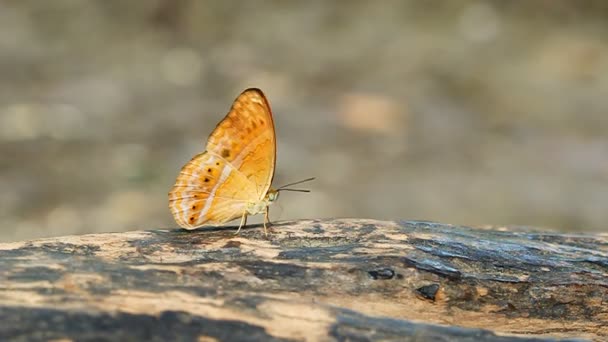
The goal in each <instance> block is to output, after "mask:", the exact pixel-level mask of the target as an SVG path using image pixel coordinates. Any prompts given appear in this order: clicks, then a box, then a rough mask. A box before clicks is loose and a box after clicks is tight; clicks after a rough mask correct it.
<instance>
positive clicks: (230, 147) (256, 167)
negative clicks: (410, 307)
mask: <svg viewBox="0 0 608 342" xmlns="http://www.w3.org/2000/svg"><path fill="white" fill-rule="evenodd" d="M207 151H209V152H211V153H213V154H215V155H218V156H221V157H222V158H224V159H225V160H226V161H228V162H229V163H230V164H232V165H233V166H234V167H235V168H236V169H238V170H239V171H240V172H241V173H242V174H243V175H245V176H246V177H247V179H249V180H251V181H252V182H253V183H254V184H255V187H256V190H257V195H258V198H257V199H258V200H261V199H263V198H264V197H265V196H266V193H267V192H268V189H270V185H271V183H272V178H273V176H274V167H275V159H276V138H275V132H274V122H273V120H272V112H271V110H270V105H269V104H268V100H267V99H266V96H264V93H263V92H262V91H261V90H260V89H255V88H250V89H247V90H245V91H244V92H243V93H241V95H239V97H237V99H236V100H235V101H234V103H233V104H232V108H231V109H230V112H229V113H228V115H227V116H226V118H225V119H224V120H222V121H221V122H220V123H219V124H218V125H217V127H216V128H215V130H214V131H213V133H211V136H210V137H209V141H208V142H207Z"/></svg>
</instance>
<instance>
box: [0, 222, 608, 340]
mask: <svg viewBox="0 0 608 342" xmlns="http://www.w3.org/2000/svg"><path fill="white" fill-rule="evenodd" d="M234 232H235V227H210V228H201V229H198V230H194V231H186V230H150V231H132V232H126V233H107V234H90V235H82V236H64V237H57V238H48V239H40V240H34V241H25V242H16V243H4V244H0V337H1V338H0V339H1V340H8V339H15V340H19V339H22V340H37V339H41V340H48V339H68V340H78V341H81V340H92V339H101V340H152V341H154V340H158V341H164V340H184V341H190V340H194V341H214V340H240V341H274V340H277V341H283V340H285V341H287V340H289V341H294V340H296V341H297V340H307V341H308V340H310V341H331V340H399V341H452V340H457V341H552V340H558V339H566V340H575V339H588V340H597V341H602V340H604V341H608V235H606V234H596V235H582V234H559V233H554V232H540V231H535V232H530V231H521V230H519V231H517V230H513V229H506V228H505V229H499V230H490V229H473V228H469V227H462V226H453V225H446V224H439V223H431V222H420V221H402V222H387V221H373V220H361V219H341V220H303V221H295V222H282V223H275V224H274V225H273V226H272V227H271V229H270V231H269V234H268V236H267V237H265V236H264V234H263V230H262V228H261V226H259V225H256V226H249V227H246V228H244V229H243V230H242V231H241V233H240V235H238V236H237V235H234Z"/></svg>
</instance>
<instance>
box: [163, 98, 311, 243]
mask: <svg viewBox="0 0 608 342" xmlns="http://www.w3.org/2000/svg"><path fill="white" fill-rule="evenodd" d="M275 163H276V137H275V133H274V123H273V120H272V113H271V111H270V105H269V103H268V100H267V99H266V96H264V93H263V92H262V91H261V90H260V89H255V88H250V89H247V90H245V91H244V92H242V93H241V95H239V96H238V97H237V98H236V100H235V101H234V103H233V104H232V108H231V109H230V111H229V112H228V114H227V115H226V117H225V118H224V119H223V120H222V121H221V122H220V123H219V124H218V125H217V127H216V128H215V130H213V132H212V133H211V135H210V136H209V140H208V141H207V150H206V151H205V152H203V153H200V154H198V155H196V156H195V157H194V158H192V160H190V161H189V162H188V163H187V164H186V165H184V167H182V170H181V172H180V173H179V175H178V176H177V180H176V181H175V185H174V186H173V188H172V189H171V191H170V192H169V209H170V210H171V213H172V214H173V218H174V219H175V222H177V224H179V225H180V226H181V227H183V228H186V229H194V228H197V227H200V226H202V225H204V224H217V223H225V222H228V221H232V220H234V219H237V218H239V217H240V218H241V224H240V225H239V229H238V230H237V234H238V232H239V231H240V230H241V228H242V227H243V226H244V225H246V224H247V215H256V214H261V213H264V234H266V223H267V222H268V223H270V221H269V220H268V207H269V206H270V204H271V203H272V202H273V201H275V200H276V199H277V198H278V195H279V191H280V190H291V191H302V192H308V190H299V189H287V188H285V187H281V188H279V189H272V188H271V187H270V186H271V183H272V179H273V176H274V168H275ZM309 180H312V178H311V179H307V180H304V181H309ZM301 182H303V181H301ZM301 182H296V183H292V184H288V185H286V186H289V185H294V184H299V183H301Z"/></svg>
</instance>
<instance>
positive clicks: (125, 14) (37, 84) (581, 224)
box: [0, 0, 608, 241]
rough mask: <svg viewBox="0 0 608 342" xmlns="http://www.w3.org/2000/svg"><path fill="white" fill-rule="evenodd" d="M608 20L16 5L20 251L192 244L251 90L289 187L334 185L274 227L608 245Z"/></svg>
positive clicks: (560, 8) (11, 82)
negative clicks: (189, 207) (508, 229)
mask: <svg viewBox="0 0 608 342" xmlns="http://www.w3.org/2000/svg"><path fill="white" fill-rule="evenodd" d="M607 17H608V2H606V1H603V0H597V1H584V2H582V1H581V2H578V1H565V0H563V1H560V0H550V1H549V0H545V1H542V0H539V1H529V0H526V1H523V0H522V1H509V2H506V1H499V0H495V1H472V0H470V1H465V0H463V1H454V2H452V1H400V0H395V1H390V0H386V1H382V2H380V1H371V0H370V1H305V2H304V1H302V2H300V1H279V0H276V1H220V0H218V1H197V0H155V1H122V0H103V1H102V0H99V1H81V0H55V1H36V0H30V1H25V0H12V1H11V0H0V153H1V158H0V189H1V191H0V241H12V240H20V239H29V238H35V237H43V236H56V235H65V234H82V233H91V232H107V231H125V230H135V229H154V228H167V227H176V225H175V223H173V220H172V218H171V216H170V213H169V211H168V209H167V192H168V191H169V188H170V187H171V186H172V184H173V182H174V180H175V177H176V175H177V173H178V171H179V169H180V168H181V166H182V165H183V164H184V163H185V162H187V161H188V160H189V159H190V158H191V157H192V156H193V155H194V154H196V153H199V152H201V151H202V150H203V149H204V144H205V142H206V139H207V137H208V135H209V133H210V132H211V130H212V129H213V127H215V125H216V124H217V123H218V122H219V120H221V119H222V118H223V116H224V115H225V114H226V112H227V111H228V109H229V107H230V105H231V103H232V101H233V100H234V98H235V97H236V96H237V95H238V94H239V93H240V92H241V91H242V90H244V89H245V88H247V87H260V88H262V89H263V90H264V91H265V92H266V95H267V96H268V98H269V100H270V103H271V105H272V107H273V111H274V115H275V124H276V130H277V135H278V162H277V170H276V177H275V186H278V185H281V184H284V183H287V182H291V181H296V180H300V179H303V178H306V177H311V176H316V177H317V181H315V182H314V183H310V184H307V187H309V188H310V189H312V190H313V192H312V193H310V194H299V193H284V194H283V195H282V196H281V198H280V200H279V202H278V205H277V204H275V205H274V206H273V207H272V210H271V217H272V218H273V219H274V220H287V219H295V218H323V217H362V218H376V219H424V220H433V221H442V222H446V223H453V224H466V225H485V224H488V225H498V226H500V225H526V226H539V227H550V228H555V229H559V230H563V231H608V227H607V226H606V222H608V210H607V208H608V135H607V132H608V24H607V22H606V18H607ZM260 219H261V218H257V221H256V220H252V222H260ZM237 223H238V222H237Z"/></svg>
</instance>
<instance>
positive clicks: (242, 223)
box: [234, 212, 247, 235]
mask: <svg viewBox="0 0 608 342" xmlns="http://www.w3.org/2000/svg"><path fill="white" fill-rule="evenodd" d="M245 225H247V212H244V213H243V217H242V218H241V224H240V225H239V229H237V230H236V233H234V235H238V234H239V232H240V231H241V228H243V226H245Z"/></svg>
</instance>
